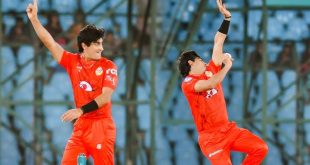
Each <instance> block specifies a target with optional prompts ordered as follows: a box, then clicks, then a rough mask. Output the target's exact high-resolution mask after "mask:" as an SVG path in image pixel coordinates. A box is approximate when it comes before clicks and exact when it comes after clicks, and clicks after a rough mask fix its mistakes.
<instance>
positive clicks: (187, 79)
mask: <svg viewBox="0 0 310 165" xmlns="http://www.w3.org/2000/svg"><path fill="white" fill-rule="evenodd" d="M192 79H193V78H191V77H186V78H185V79H184V82H190V81H191V80H192Z"/></svg>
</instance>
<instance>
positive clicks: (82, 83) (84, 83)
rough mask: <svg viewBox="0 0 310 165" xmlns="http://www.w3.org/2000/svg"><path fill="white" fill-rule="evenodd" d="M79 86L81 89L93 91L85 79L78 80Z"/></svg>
mask: <svg viewBox="0 0 310 165" xmlns="http://www.w3.org/2000/svg"><path fill="white" fill-rule="evenodd" d="M80 88H82V89H83V90H85V91H87V92H91V91H93V88H92V87H91V85H90V84H89V83H88V82H86V81H81V82H80Z"/></svg>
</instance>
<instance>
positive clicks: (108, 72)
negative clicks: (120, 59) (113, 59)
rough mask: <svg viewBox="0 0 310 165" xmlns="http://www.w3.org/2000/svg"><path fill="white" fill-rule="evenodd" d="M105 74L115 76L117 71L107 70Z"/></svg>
mask: <svg viewBox="0 0 310 165" xmlns="http://www.w3.org/2000/svg"><path fill="white" fill-rule="evenodd" d="M106 74H114V75H116V76H117V70H116V69H108V70H107V71H106Z"/></svg>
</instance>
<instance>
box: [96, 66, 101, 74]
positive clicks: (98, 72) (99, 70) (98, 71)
mask: <svg viewBox="0 0 310 165" xmlns="http://www.w3.org/2000/svg"><path fill="white" fill-rule="evenodd" d="M95 73H96V76H100V75H102V73H103V69H102V67H101V66H99V67H98V68H97V69H96V71H95Z"/></svg>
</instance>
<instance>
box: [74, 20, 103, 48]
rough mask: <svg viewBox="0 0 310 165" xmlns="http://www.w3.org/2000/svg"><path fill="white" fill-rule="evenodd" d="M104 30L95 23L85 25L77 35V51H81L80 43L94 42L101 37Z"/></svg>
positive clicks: (88, 43)
mask: <svg viewBox="0 0 310 165" xmlns="http://www.w3.org/2000/svg"><path fill="white" fill-rule="evenodd" d="M104 32H105V30H104V29H103V28H97V27H96V26H95V25H86V26H85V27H84V28H83V29H82V30H81V31H80V33H79V35H78V37H77V42H78V47H79V52H80V53H81V52H83V47H82V43H84V44H86V45H87V46H90V44H91V43H92V42H96V41H97V40H98V39H100V38H103V37H104Z"/></svg>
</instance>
